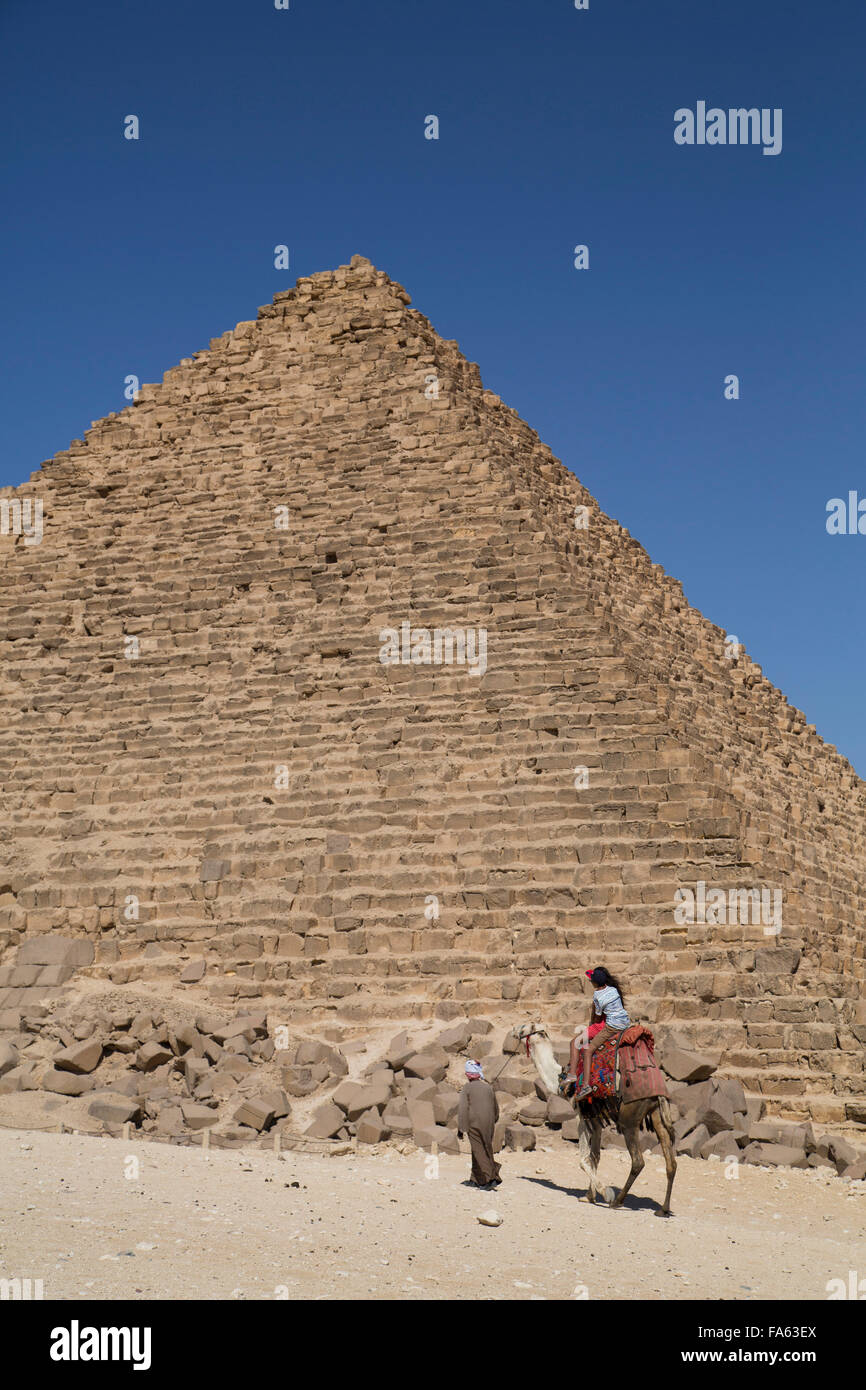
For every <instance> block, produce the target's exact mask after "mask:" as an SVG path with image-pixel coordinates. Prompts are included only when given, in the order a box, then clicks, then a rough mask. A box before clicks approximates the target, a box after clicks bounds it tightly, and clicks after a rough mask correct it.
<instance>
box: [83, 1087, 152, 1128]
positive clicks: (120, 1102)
mask: <svg viewBox="0 0 866 1390" xmlns="http://www.w3.org/2000/svg"><path fill="white" fill-rule="evenodd" d="M87 1111H88V1114H90V1115H92V1116H93V1117H94V1119H96V1120H102V1121H103V1123H104V1124H107V1125H125V1124H129V1123H132V1124H138V1122H139V1120H140V1119H141V1107H140V1106H139V1104H138V1102H137V1101H136V1100H134V1099H132V1097H130V1096H124V1095H119V1094H117V1093H115V1092H111V1091H105V1092H103V1093H102V1095H99V1096H95V1097H94V1098H93V1100H92V1101H91V1102H90V1104H89V1105H88V1107H87Z"/></svg>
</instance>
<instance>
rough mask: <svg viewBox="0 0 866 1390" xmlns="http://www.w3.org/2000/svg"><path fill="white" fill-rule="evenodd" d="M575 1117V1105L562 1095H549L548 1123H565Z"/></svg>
mask: <svg viewBox="0 0 866 1390" xmlns="http://www.w3.org/2000/svg"><path fill="white" fill-rule="evenodd" d="M574 1118H575V1114H574V1106H573V1105H571V1104H569V1102H568V1101H567V1100H563V1098H562V1096H549V1097H548V1099H547V1123H548V1124H549V1125H565V1124H568V1123H569V1122H570V1121H571V1120H573V1119H574Z"/></svg>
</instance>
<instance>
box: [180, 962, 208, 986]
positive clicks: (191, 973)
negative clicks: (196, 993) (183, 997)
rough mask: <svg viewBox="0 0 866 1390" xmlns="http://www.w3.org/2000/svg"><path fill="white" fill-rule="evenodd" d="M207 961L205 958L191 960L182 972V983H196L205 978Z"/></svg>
mask: <svg viewBox="0 0 866 1390" xmlns="http://www.w3.org/2000/svg"><path fill="white" fill-rule="evenodd" d="M206 970H207V963H206V962H205V961H203V960H191V961H190V962H189V965H185V966H184V967H183V970H181V972H180V982H181V984H182V985H195V984H198V982H199V980H202V979H204V974H205V971H206Z"/></svg>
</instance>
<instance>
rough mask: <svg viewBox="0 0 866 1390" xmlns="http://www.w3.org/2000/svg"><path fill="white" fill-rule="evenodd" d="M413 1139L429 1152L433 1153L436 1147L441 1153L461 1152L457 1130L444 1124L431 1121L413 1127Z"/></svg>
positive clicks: (420, 1147) (419, 1146)
mask: <svg viewBox="0 0 866 1390" xmlns="http://www.w3.org/2000/svg"><path fill="white" fill-rule="evenodd" d="M412 1139H413V1142H414V1143H415V1144H417V1145H418V1148H419V1149H424V1150H425V1151H426V1152H427V1153H432V1152H433V1151H434V1148H435V1150H436V1151H437V1152H439V1153H452V1154H453V1153H459V1152H460V1143H459V1141H458V1138H457V1132H456V1130H453V1129H446V1127H445V1126H444V1125H437V1124H435V1123H431V1124H426V1125H421V1126H418V1127H416V1128H413V1130H412Z"/></svg>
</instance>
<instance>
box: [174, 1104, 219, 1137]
mask: <svg viewBox="0 0 866 1390" xmlns="http://www.w3.org/2000/svg"><path fill="white" fill-rule="evenodd" d="M180 1112H181V1114H182V1116H183V1122H184V1124H185V1125H186V1127H187V1129H192V1130H199V1129H209V1128H210V1126H211V1125H215V1124H216V1123H217V1121H218V1119H219V1112H218V1111H217V1110H212V1109H211V1108H210V1106H207V1105H200V1104H198V1102H196V1101H191V1100H190V1101H187V1100H185V1101H183V1102H182V1103H181V1107H180Z"/></svg>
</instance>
